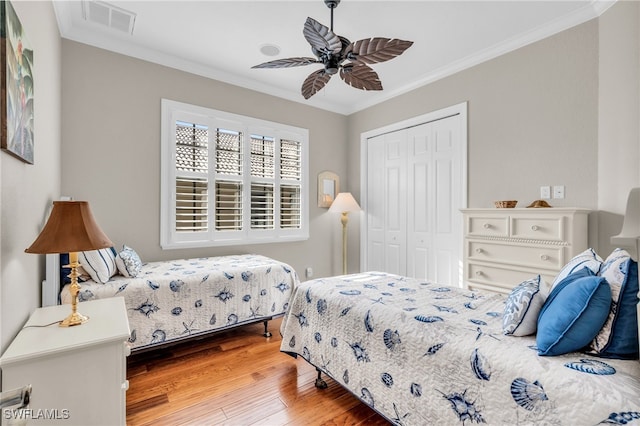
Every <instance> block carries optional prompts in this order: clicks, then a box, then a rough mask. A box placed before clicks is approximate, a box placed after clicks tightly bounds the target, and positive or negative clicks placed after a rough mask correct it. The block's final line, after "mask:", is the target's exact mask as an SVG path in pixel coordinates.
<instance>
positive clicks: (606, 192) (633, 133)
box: [597, 1, 640, 253]
mask: <svg viewBox="0 0 640 426" xmlns="http://www.w3.org/2000/svg"><path fill="white" fill-rule="evenodd" d="M599 23H600V46H599V52H600V62H599V77H600V78H599V84H600V86H599V114H598V141H599V143H598V209H599V210H600V211H599V220H598V226H597V231H598V234H599V250H600V252H601V253H607V252H609V251H611V250H612V249H613V248H614V247H613V246H612V245H611V244H609V238H610V237H611V236H612V235H616V234H617V233H618V232H619V231H620V229H621V227H622V220H623V215H624V213H625V205H626V201H627V194H628V193H629V189H631V188H633V187H636V186H640V3H638V2H631V1H621V2H618V3H616V4H615V5H614V6H613V7H612V8H611V9H609V10H608V11H607V12H606V13H605V14H603V15H602V16H601V17H600V19H599Z"/></svg>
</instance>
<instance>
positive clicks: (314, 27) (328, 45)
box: [302, 18, 342, 53]
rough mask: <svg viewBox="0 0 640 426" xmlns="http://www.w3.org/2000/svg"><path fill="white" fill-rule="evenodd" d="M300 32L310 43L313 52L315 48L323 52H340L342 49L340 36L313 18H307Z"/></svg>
mask: <svg viewBox="0 0 640 426" xmlns="http://www.w3.org/2000/svg"><path fill="white" fill-rule="evenodd" d="M302 34H304V38H306V39H307V41H308V42H309V44H310V45H311V48H312V50H313V49H315V50H314V53H315V51H316V50H317V51H319V52H323V53H326V52H331V53H340V51H341V50H342V42H341V41H340V37H338V36H337V35H336V34H335V33H334V32H333V31H331V30H330V29H329V28H328V27H325V26H324V25H322V24H321V23H320V22H318V21H316V20H315V19H313V18H307V21H306V22H305V23H304V29H303V30H302Z"/></svg>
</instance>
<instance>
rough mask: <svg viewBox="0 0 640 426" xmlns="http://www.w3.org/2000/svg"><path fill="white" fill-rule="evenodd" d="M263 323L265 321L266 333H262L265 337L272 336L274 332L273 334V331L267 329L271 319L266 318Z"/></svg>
mask: <svg viewBox="0 0 640 426" xmlns="http://www.w3.org/2000/svg"><path fill="white" fill-rule="evenodd" d="M263 323H264V333H263V334H262V335H263V336H264V337H271V336H272V334H271V332H270V331H269V330H268V329H267V325H268V324H269V321H267V320H264V321H263Z"/></svg>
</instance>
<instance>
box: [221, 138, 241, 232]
mask: <svg viewBox="0 0 640 426" xmlns="http://www.w3.org/2000/svg"><path fill="white" fill-rule="evenodd" d="M242 219H243V217H242V133H240V132H236V131H232V130H225V129H217V131H216V214H215V224H216V230H217V231H239V230H242Z"/></svg>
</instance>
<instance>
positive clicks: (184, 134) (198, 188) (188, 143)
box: [175, 121, 209, 232]
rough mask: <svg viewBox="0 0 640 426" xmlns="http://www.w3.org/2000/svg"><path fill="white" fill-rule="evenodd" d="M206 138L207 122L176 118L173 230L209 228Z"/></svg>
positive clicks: (202, 230) (207, 134)
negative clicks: (200, 122) (204, 123)
mask: <svg viewBox="0 0 640 426" xmlns="http://www.w3.org/2000/svg"><path fill="white" fill-rule="evenodd" d="M208 138H209V130H208V128H207V127H206V126H203V125H199V124H195V123H187V122H183V121H177V122H176V145H175V146H176V153H175V154H176V163H175V167H176V179H175V191H176V192H175V194H176V203H175V215H176V216H175V217H176V219H175V230H176V232H204V231H207V229H208V217H209V203H208V200H209V198H208V197H209V194H208V189H209V179H208Z"/></svg>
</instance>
